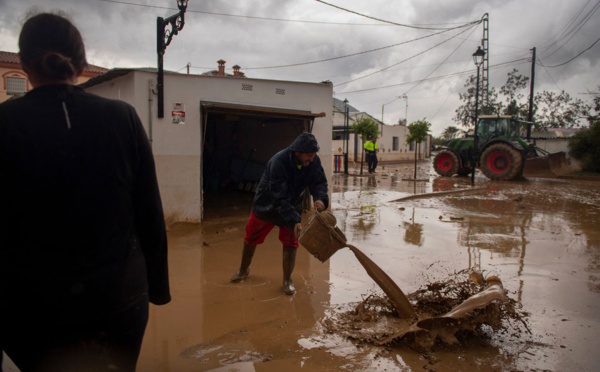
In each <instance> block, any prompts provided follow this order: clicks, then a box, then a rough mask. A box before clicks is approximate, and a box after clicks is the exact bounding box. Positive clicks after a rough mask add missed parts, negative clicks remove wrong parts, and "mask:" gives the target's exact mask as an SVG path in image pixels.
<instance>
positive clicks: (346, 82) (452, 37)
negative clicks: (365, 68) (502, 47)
mask: <svg viewBox="0 0 600 372" xmlns="http://www.w3.org/2000/svg"><path fill="white" fill-rule="evenodd" d="M317 1H318V0H317ZM471 27H475V25H473V26H471ZM467 31H469V29H468V28H467V29H465V30H462V31H461V32H459V33H458V34H456V35H454V36H451V37H449V38H448V39H446V40H444V41H442V42H440V43H438V44H436V45H434V46H432V47H430V48H427V49H425V50H424V51H422V52H420V53H417V54H415V55H413V56H411V57H408V58H405V59H403V60H402V61H400V62H397V63H394V64H392V65H389V66H387V67H384V68H382V69H381V70H378V71H375V72H372V73H370V74H367V75H363V76H361V77H358V78H356V79H352V80H348V81H345V82H343V83H340V84H337V85H334V87H339V86H342V85H345V84H348V83H351V82H354V81H357V80H361V79H364V78H366V77H369V76H373V75H375V74H378V73H380V72H383V71H385V70H388V69H390V68H392V67H394V66H398V65H399V64H402V63H404V62H407V61H409V60H411V59H413V58H416V57H418V56H420V55H422V54H425V53H427V52H429V51H431V50H433V49H435V48H437V47H439V46H440V45H442V44H444V43H446V42H448V41H450V40H452V39H454V38H455V37H457V36H458V35H460V34H462V33H465V32H467Z"/></svg>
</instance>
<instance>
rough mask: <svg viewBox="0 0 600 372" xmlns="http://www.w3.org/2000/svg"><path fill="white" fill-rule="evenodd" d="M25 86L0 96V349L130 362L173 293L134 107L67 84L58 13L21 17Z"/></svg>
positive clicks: (25, 367)
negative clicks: (151, 317)
mask: <svg viewBox="0 0 600 372" xmlns="http://www.w3.org/2000/svg"><path fill="white" fill-rule="evenodd" d="M19 48H20V52H19V55H20V57H21V63H22V66H23V70H24V71H25V72H26V73H27V75H28V77H29V82H30V83H31V85H32V87H33V90H31V91H30V92H28V93H27V94H25V96H23V97H21V98H16V99H12V100H9V101H6V102H4V103H2V104H0V174H1V175H2V181H0V349H3V350H4V351H5V352H6V353H7V355H8V356H9V357H10V358H11V359H12V360H13V361H14V362H15V364H16V365H17V367H19V369H20V370H21V371H22V372H27V371H61V372H62V371H94V372H95V371H134V370H135V368H136V363H137V359H138V355H139V352H140V347H141V344H142V339H143V336H144V331H145V328H146V324H147V321H148V302H152V303H154V304H157V305H162V304H166V303H168V302H169V301H170V300H171V296H170V292H169V279H168V269H167V237H166V230H165V222H164V217H163V210H162V205H161V200H160V195H159V190H158V184H157V179H156V172H155V167H154V160H153V156H152V152H151V149H150V146H149V143H148V139H147V137H146V133H145V132H144V128H143V127H142V124H141V122H140V119H139V117H138V115H137V114H136V112H135V110H134V108H133V107H131V106H130V105H129V104H126V103H124V102H121V101H116V100H109V99H105V98H101V97H98V96H95V95H93V94H89V93H86V92H85V91H84V90H83V89H82V88H80V87H77V86H75V85H74V84H75V83H76V81H77V77H78V76H80V75H81V73H82V71H83V69H84V67H85V66H86V65H87V62H86V58H85V48H84V44H83V42H82V38H81V35H80V33H79V31H78V30H77V29H76V28H75V26H73V24H72V23H71V22H70V21H68V20H67V19H65V18H64V17H62V16H59V15H55V14H48V13H42V14H37V15H35V16H33V17H31V18H29V19H28V20H27V21H26V22H25V24H24V25H23V28H22V30H21V34H20V36H19Z"/></svg>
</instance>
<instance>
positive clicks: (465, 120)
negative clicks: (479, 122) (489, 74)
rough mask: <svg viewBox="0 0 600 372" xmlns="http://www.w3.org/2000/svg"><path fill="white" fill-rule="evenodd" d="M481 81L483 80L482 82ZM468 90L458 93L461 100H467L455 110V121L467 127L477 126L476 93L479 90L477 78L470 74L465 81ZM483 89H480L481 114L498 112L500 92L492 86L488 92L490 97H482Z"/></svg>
mask: <svg viewBox="0 0 600 372" xmlns="http://www.w3.org/2000/svg"><path fill="white" fill-rule="evenodd" d="M480 83H481V82H480ZM464 86H465V88H466V92H465V93H458V96H459V97H460V100H461V101H463V102H465V103H464V104H463V105H462V106H460V107H458V108H457V109H456V110H455V112H456V116H455V117H454V119H453V120H454V121H455V122H456V123H458V124H460V125H462V126H463V127H466V128H467V129H468V128H470V127H475V122H474V120H473V119H474V117H475V93H476V90H477V78H476V77H475V76H473V75H471V76H469V78H468V79H467V82H466V83H465V85H464ZM482 94H483V90H482V89H479V114H492V113H495V112H496V108H497V107H498V101H497V100H498V93H497V92H496V90H495V89H494V88H493V87H492V88H490V90H489V93H488V99H487V100H483V99H482Z"/></svg>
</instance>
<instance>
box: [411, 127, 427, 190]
mask: <svg viewBox="0 0 600 372" xmlns="http://www.w3.org/2000/svg"><path fill="white" fill-rule="evenodd" d="M430 128H431V123H429V122H428V121H427V120H425V118H423V119H422V120H417V121H413V122H412V123H410V124H409V125H408V136H406V144H407V145H410V144H411V142H415V143H417V144H420V143H421V142H423V141H424V140H426V139H427V135H428V133H429V129H430ZM417 152H418V151H417V148H416V146H415V181H416V180H417Z"/></svg>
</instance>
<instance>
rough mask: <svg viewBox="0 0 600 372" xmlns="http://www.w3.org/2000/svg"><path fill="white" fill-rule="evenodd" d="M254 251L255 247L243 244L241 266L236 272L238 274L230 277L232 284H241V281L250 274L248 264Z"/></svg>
mask: <svg viewBox="0 0 600 372" xmlns="http://www.w3.org/2000/svg"><path fill="white" fill-rule="evenodd" d="M255 250H256V245H246V244H244V252H243V253H242V264H241V265H240V269H239V270H238V272H237V273H235V275H234V276H232V277H231V281H232V282H234V283H237V282H241V281H242V280H244V279H246V278H247V277H248V274H250V263H251V262H252V257H254V251H255Z"/></svg>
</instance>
